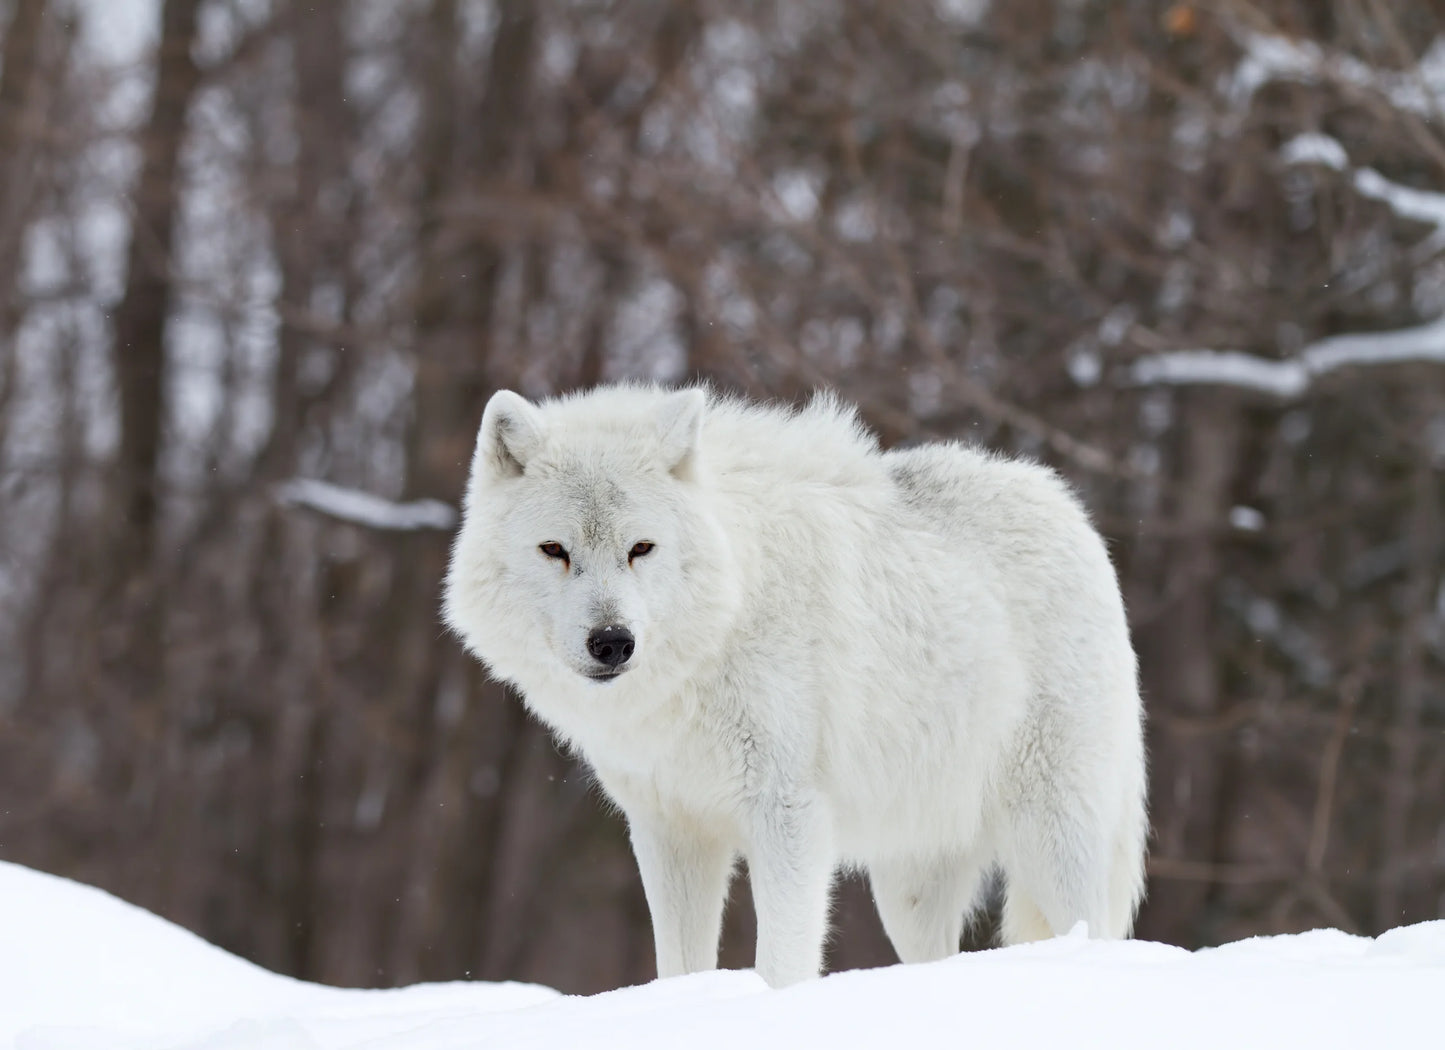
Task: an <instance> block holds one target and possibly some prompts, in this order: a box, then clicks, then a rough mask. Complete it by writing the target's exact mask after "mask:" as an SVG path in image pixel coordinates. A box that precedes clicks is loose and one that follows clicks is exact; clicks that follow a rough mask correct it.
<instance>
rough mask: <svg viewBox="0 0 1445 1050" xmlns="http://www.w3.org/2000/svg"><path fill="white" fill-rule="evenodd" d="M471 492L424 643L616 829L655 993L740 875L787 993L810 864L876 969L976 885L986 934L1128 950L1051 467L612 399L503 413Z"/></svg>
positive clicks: (1135, 875) (1129, 908) (910, 947)
mask: <svg viewBox="0 0 1445 1050" xmlns="http://www.w3.org/2000/svg"><path fill="white" fill-rule="evenodd" d="M471 469H472V473H471V480H470V483H469V485H468V488H467V493H466V499H465V507H464V520H463V524H462V527H461V530H460V532H459V534H458V536H457V540H456V546H455V549H454V551H453V555H452V562H451V567H450V570H449V572H448V575H447V582H446V596H445V616H446V620H447V622H448V623H449V624H450V626H451V627H452V628H453V629H454V630H455V631H456V632H457V633H458V634H459V635H460V636H461V637H462V638H463V640H464V641H465V643H466V645H467V647H468V648H469V649H470V650H471V651H472V652H473V653H475V654H476V655H477V656H478V657H480V658H481V659H482V660H483V661H485V662H486V663H487V664H488V665H489V666H490V668H491V670H492V672H493V673H494V674H495V675H496V676H497V677H499V678H501V679H504V680H506V681H508V682H510V683H512V684H513V685H515V686H516V687H517V688H518V689H520V690H521V692H522V694H523V695H524V696H525V698H526V702H527V705H528V707H529V708H530V709H531V710H532V711H533V712H534V713H535V714H536V715H537V716H538V717H540V718H541V719H542V720H543V721H545V722H546V723H547V724H548V725H549V726H551V728H552V729H553V730H554V731H555V732H556V734H557V735H558V736H559V737H561V738H563V739H564V740H565V741H567V742H568V743H570V744H571V745H572V746H574V747H576V748H577V749H579V750H580V751H581V753H582V755H583V756H584V757H585V758H586V759H587V761H588V762H589V763H590V764H591V766H592V767H593V769H594V771H595V772H596V775H597V779H598V781H599V782H600V783H601V785H602V787H603V789H604V790H605V791H606V792H607V794H608V795H610V796H611V797H612V799H613V800H615V801H616V802H617V804H618V805H619V806H620V807H621V808H622V810H623V812H624V813H625V814H626V816H627V821H628V825H629V828H630V832H631V838H632V845H633V849H634V852H635V853H636V856H637V862H638V866H639V867H640V869H641V874H642V883H643V888H644V890H645V892H646V894H647V900H648V905H649V908H650V910H651V912H652V922H653V933H654V937H655V939H656V946H657V970H658V974H659V975H660V976H664V977H665V976H670V975H674V974H681V973H689V972H692V971H696V970H703V969H710V968H713V967H715V966H716V965H717V951H718V939H719V930H720V925H721V916H722V908H723V903H724V898H725V897H726V893H727V886H728V881H729V879H730V877H731V873H732V869H733V866H734V864H735V861H736V858H737V857H738V855H739V854H741V855H742V856H744V857H745V858H746V859H747V864H748V871H749V873H750V875H751V878H752V884H753V894H754V902H755V904H756V908H757V914H758V943H757V969H758V972H759V973H760V974H761V975H762V976H763V978H764V979H765V980H767V981H768V983H769V984H772V985H774V986H779V985H785V984H789V983H792V982H794V981H798V980H802V979H804V978H807V977H812V976H815V975H817V973H818V971H819V968H820V966H821V964H822V952H823V943H824V939H825V936H826V932H827V929H826V927H827V916H828V898H829V887H830V883H831V881H832V878H833V875H834V872H835V871H836V870H837V869H838V868H839V867H840V866H853V867H856V868H861V869H864V870H866V872H867V874H868V877H869V879H870V881H871V883H872V888H873V893H874V896H875V898H876V900H877V903H878V910H879V912H880V914H881V916H882V919H883V924H884V927H885V928H886V930H887V932H888V936H889V938H890V939H891V940H892V942H893V945H894V947H895V948H896V949H897V952H898V955H899V956H900V958H902V959H903V960H904V961H905V962H914V961H922V960H929V959H938V958H941V957H943V956H946V955H950V954H952V953H954V952H956V951H958V948H959V939H960V936H961V934H962V928H963V924H964V921H965V918H966V916H967V913H968V912H969V911H970V909H971V908H972V907H973V905H974V903H975V898H976V896H977V893H978V889H979V886H980V883H981V881H982V879H983V876H984V875H985V874H986V873H987V872H988V871H989V870H990V869H992V868H995V867H997V868H999V869H1001V870H1002V873H1003V876H1004V879H1005V886H1006V889H1005V904H1004V916H1003V930H1002V935H1003V940H1004V942H1005V943H1013V942H1018V941H1026V940H1034V939H1039V938H1044V937H1048V936H1051V935H1055V934H1060V933H1064V932H1067V931H1068V930H1069V929H1070V928H1071V927H1072V926H1073V925H1074V924H1075V923H1076V922H1078V921H1080V920H1084V921H1086V922H1087V923H1088V928H1089V932H1090V933H1091V934H1093V935H1096V936H1108V937H1123V936H1127V935H1128V933H1129V930H1130V926H1131V924H1132V921H1133V917H1134V911H1135V908H1136V906H1137V904H1138V901H1139V898H1140V896H1141V893H1142V889H1143V858H1144V847H1145V834H1146V818H1145V808H1144V794H1145V774H1144V748H1143V741H1142V728H1141V708H1140V700H1139V690H1138V686H1137V678H1136V668H1135V659H1134V651H1133V649H1132V647H1131V646H1130V642H1129V632H1128V627H1127V625H1126V622H1125V617H1124V608H1123V603H1122V601H1121V599H1120V595H1119V586H1118V583H1117V580H1116V578H1115V574H1114V570H1113V568H1112V566H1111V565H1110V562H1109V557H1108V554H1107V552H1106V551H1105V548H1104V543H1103V541H1102V540H1101V539H1100V537H1099V535H1098V533H1097V532H1095V531H1094V529H1093V527H1092V526H1091V525H1090V524H1089V521H1088V519H1087V517H1086V516H1085V512H1084V511H1083V509H1082V508H1081V507H1080V505H1079V503H1078V502H1077V501H1076V500H1075V499H1074V498H1073V496H1072V495H1071V494H1070V491H1069V489H1068V488H1067V487H1066V485H1065V484H1064V482H1063V481H1061V480H1060V479H1059V477H1058V476H1057V475H1055V474H1054V473H1053V472H1052V471H1050V470H1048V469H1045V468H1043V467H1040V466H1036V465H1032V464H1028V463H1022V462H1016V461H1009V460H1006V459H1001V458H997V457H995V456H991V455H986V454H983V453H980V452H977V451H973V450H971V449H968V448H964V447H961V446H959V445H954V444H950V445H935V446H929V447H922V448H913V449H909V450H907V451H894V452H887V453H885V452H881V451H880V450H879V448H878V445H877V442H876V441H875V440H874V439H873V438H872V437H871V436H870V435H868V434H867V433H866V432H865V431H864V430H862V429H861V427H860V426H859V424H858V422H857V421H856V419H855V416H854V413H853V412H852V411H851V410H849V409H846V408H844V407H842V406H840V405H839V404H838V403H837V402H836V401H834V400H832V399H831V398H828V397H823V398H819V399H816V400H814V401H813V402H812V404H811V405H809V406H808V407H806V408H804V409H801V410H798V411H793V410H791V409H787V408H782V407H766V406H759V405H754V404H748V403H744V402H739V401H734V400H723V399H717V398H715V397H713V396H711V395H709V394H707V393H705V392H704V391H702V390H697V389H686V390H678V391H667V390H662V389H658V388H654V387H640V386H621V387H603V388H600V389H597V390H593V391H591V392H590V393H585V394H580V395H576V396H571V397H566V398H562V399H558V400H553V401H547V402H544V403H542V404H532V403H530V402H528V401H526V400H524V399H523V398H521V397H519V396H518V395H516V394H514V393H511V392H510V391H502V392H500V393H498V394H496V395H495V396H494V397H493V398H492V399H491V401H490V402H489V403H488V404H487V407H486V411H485V413H484V415H483V417H482V427H481V433H480V435H479V437H478V440H477V447H476V453H475V455H474V457H473V460H472V468H471Z"/></svg>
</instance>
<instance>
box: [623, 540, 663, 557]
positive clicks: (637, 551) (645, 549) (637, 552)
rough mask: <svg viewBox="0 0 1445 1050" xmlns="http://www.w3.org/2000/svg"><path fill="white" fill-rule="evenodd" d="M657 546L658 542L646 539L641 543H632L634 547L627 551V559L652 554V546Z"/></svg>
mask: <svg viewBox="0 0 1445 1050" xmlns="http://www.w3.org/2000/svg"><path fill="white" fill-rule="evenodd" d="M655 546H656V544H653V543H648V542H647V541H646V540H644V541H643V542H641V543H634V544H633V545H632V549H631V550H630V551H628V552H627V560H628V561H631V560H632V559H633V558H641V557H643V556H645V555H648V554H651V553H652V548H653V547H655Z"/></svg>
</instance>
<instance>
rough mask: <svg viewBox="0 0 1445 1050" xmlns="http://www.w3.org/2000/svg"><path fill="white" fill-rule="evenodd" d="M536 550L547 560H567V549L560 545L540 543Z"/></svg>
mask: <svg viewBox="0 0 1445 1050" xmlns="http://www.w3.org/2000/svg"><path fill="white" fill-rule="evenodd" d="M537 549H538V550H539V551H541V552H542V553H543V554H545V555H547V557H549V558H556V559H557V560H558V561H566V560H567V548H566V547H564V546H562V545H561V544H560V543H541V544H538V545H537Z"/></svg>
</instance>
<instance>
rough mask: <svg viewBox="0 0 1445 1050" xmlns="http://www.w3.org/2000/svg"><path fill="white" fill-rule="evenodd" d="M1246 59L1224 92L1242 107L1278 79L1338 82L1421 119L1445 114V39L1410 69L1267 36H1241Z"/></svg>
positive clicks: (1315, 82)
mask: <svg viewBox="0 0 1445 1050" xmlns="http://www.w3.org/2000/svg"><path fill="white" fill-rule="evenodd" d="M1239 43H1240V45H1241V46H1242V47H1243V48H1244V58H1243V59H1242V60H1241V61H1240V63H1239V65H1238V66H1237V67H1235V70H1234V76H1233V77H1232V78H1231V79H1230V80H1229V82H1228V85H1227V88H1226V91H1227V94H1228V96H1229V98H1230V100H1231V101H1232V102H1234V104H1235V105H1236V106H1238V107H1241V108H1242V107H1244V106H1246V105H1248V103H1249V101H1250V100H1251V99H1252V98H1253V97H1254V94H1255V92H1257V91H1258V90H1259V89H1260V88H1262V87H1264V86H1265V85H1266V84H1269V83H1271V82H1273V81H1276V80H1292V81H1295V82H1296V83H1301V84H1318V83H1321V82H1328V83H1335V84H1340V85H1344V86H1346V87H1350V88H1354V89H1356V90H1359V91H1369V92H1371V93H1373V94H1377V95H1379V96H1380V97H1382V98H1384V99H1385V100H1386V101H1387V102H1389V104H1390V105H1391V106H1393V107H1394V108H1395V109H1398V110H1401V111H1402V112H1406V113H1413V114H1415V115H1416V116H1421V117H1433V116H1437V115H1438V114H1439V113H1440V112H1441V111H1442V110H1445V39H1442V40H1436V41H1435V42H1434V43H1433V44H1431V45H1430V48H1429V50H1428V51H1426V52H1425V54H1424V55H1423V56H1421V58H1420V61H1419V63H1418V64H1417V65H1416V66H1415V68H1414V69H1411V70H1391V69H1380V68H1379V67H1377V66H1372V65H1369V64H1368V63H1366V62H1362V61H1360V60H1359V59H1358V58H1355V57H1353V56H1351V55H1343V54H1329V53H1327V52H1326V51H1325V50H1324V49H1323V48H1321V47H1320V46H1319V45H1318V44H1315V43H1313V42H1310V41H1296V40H1291V39H1289V38H1288V37H1283V36H1276V35H1271V34H1267V33H1252V32H1245V33H1242V34H1241V35H1240V37H1239Z"/></svg>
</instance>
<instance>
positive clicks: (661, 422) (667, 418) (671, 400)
mask: <svg viewBox="0 0 1445 1050" xmlns="http://www.w3.org/2000/svg"><path fill="white" fill-rule="evenodd" d="M706 407H707V394H705V393H703V392H702V391H701V390H697V389H693V390H679V391H677V392H675V393H672V394H668V395H667V397H666V398H665V399H664V400H663V402H662V408H661V410H660V411H659V412H658V414H657V431H658V435H659V437H661V439H662V456H663V461H664V462H665V463H666V464H667V469H668V470H670V471H672V472H673V473H674V474H676V475H677V476H678V477H680V478H691V477H692V473H693V468H694V467H695V466H696V465H697V451H698V439H699V438H700V437H701V435H702V414H703V410H704V409H705V408H706Z"/></svg>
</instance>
